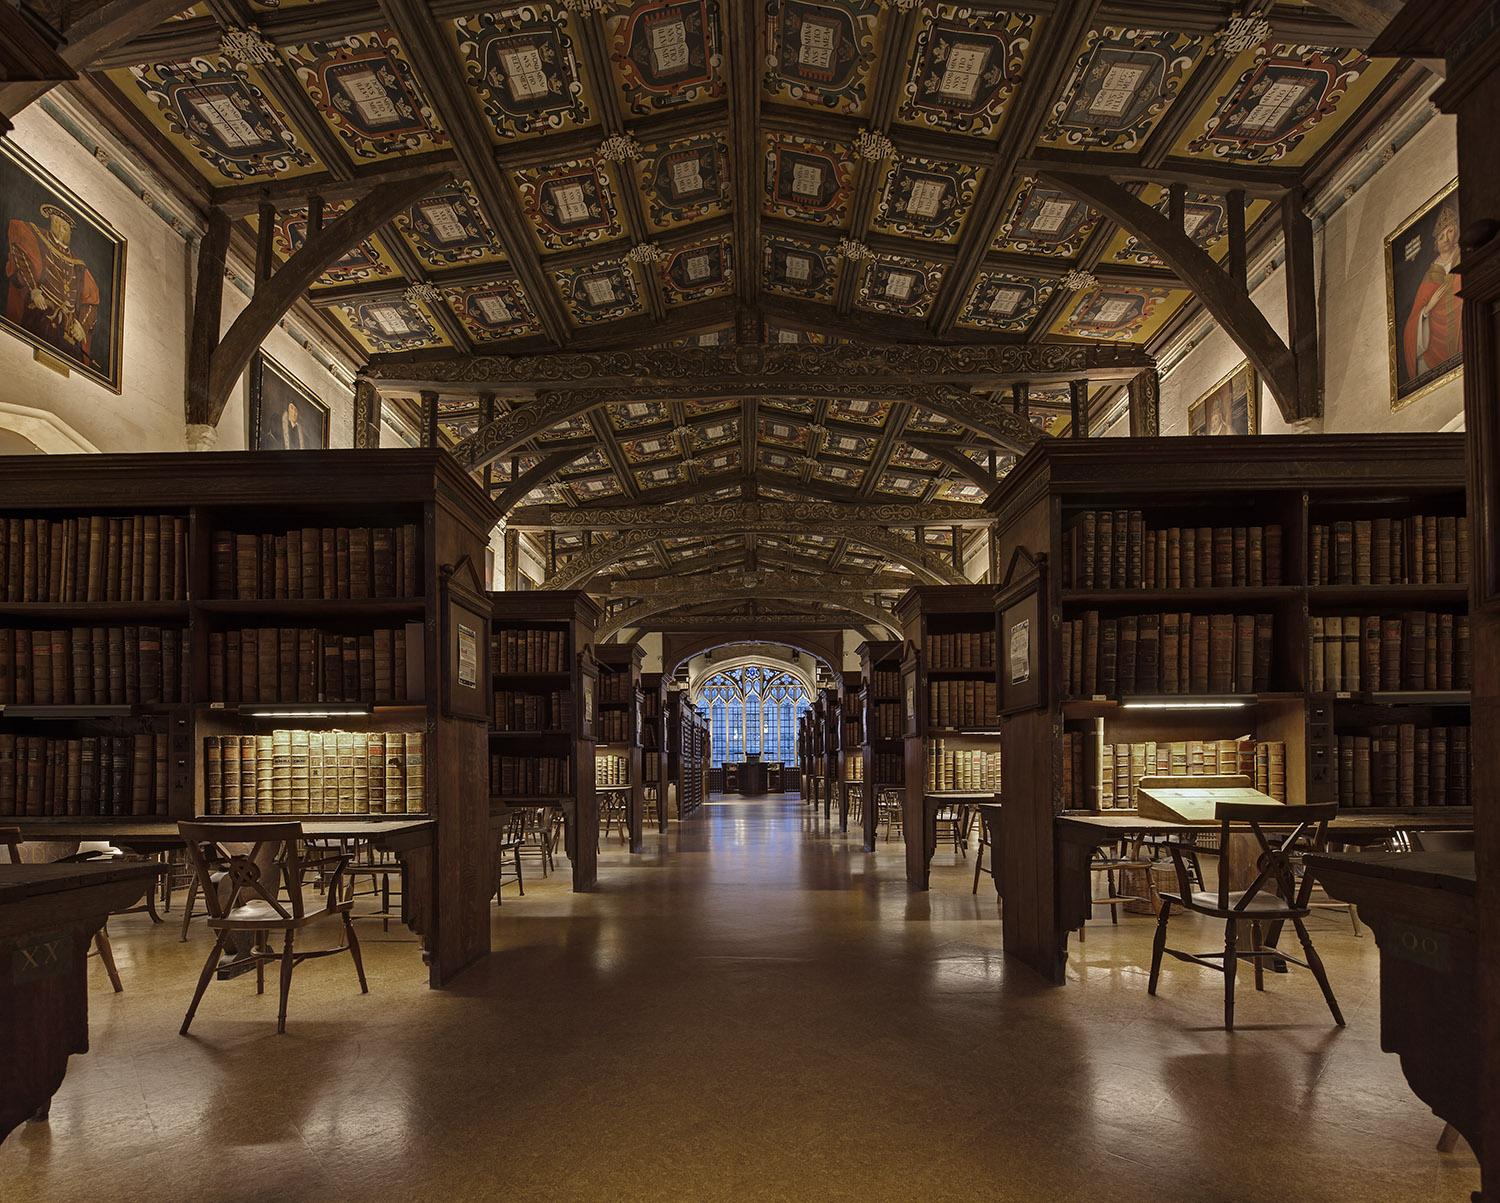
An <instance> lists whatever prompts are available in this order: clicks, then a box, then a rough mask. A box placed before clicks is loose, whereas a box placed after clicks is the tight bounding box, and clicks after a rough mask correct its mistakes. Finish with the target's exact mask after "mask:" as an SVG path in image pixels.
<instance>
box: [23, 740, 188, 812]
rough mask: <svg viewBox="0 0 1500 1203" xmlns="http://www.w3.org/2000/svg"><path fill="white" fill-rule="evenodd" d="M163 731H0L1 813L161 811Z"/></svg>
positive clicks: (165, 785) (165, 793) (164, 756)
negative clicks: (65, 734) (53, 733)
mask: <svg viewBox="0 0 1500 1203" xmlns="http://www.w3.org/2000/svg"><path fill="white" fill-rule="evenodd" d="M167 752H168V745H167V736H166V735H162V734H154V733H151V732H143V733H137V734H135V735H85V736H81V737H59V736H47V735H13V734H10V733H8V732H7V733H0V815H17V816H19V815H25V816H27V817H33V818H40V817H53V816H64V815H107V816H111V817H113V816H131V815H164V814H166V813H167V799H168V776H167V774H168V772H169V767H168V766H169V759H168V754H167Z"/></svg>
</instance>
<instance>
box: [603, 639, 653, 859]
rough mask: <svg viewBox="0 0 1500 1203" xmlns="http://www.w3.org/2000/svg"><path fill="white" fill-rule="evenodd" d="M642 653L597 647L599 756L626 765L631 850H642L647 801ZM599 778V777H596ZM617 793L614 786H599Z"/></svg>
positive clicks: (631, 648) (612, 646) (606, 645)
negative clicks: (644, 803)
mask: <svg viewBox="0 0 1500 1203" xmlns="http://www.w3.org/2000/svg"><path fill="white" fill-rule="evenodd" d="M645 655H646V654H645V652H643V651H642V650H641V649H640V647H639V646H637V645H636V644H633V643H630V644H622V643H601V644H596V645H595V646H594V659H595V660H596V661H597V662H598V665H599V731H598V734H599V740H598V743H597V745H596V748H597V752H596V756H597V757H600V758H603V757H618V758H621V759H623V761H624V764H625V784H624V786H623V790H624V793H625V813H626V824H627V828H628V830H629V832H630V850H631V851H632V852H639V851H641V849H642V846H643V835H642V823H643V821H644V819H643V816H644V807H643V802H644V800H645V792H644V788H643V787H644V783H645V773H644V756H643V752H642V722H643V716H642V710H643V706H644V699H643V696H642V690H641V661H642V660H644V659H645ZM596 776H597V774H596ZM598 788H599V790H600V792H603V791H604V790H605V789H617V788H620V787H615V786H605V785H602V784H601V785H599V786H598Z"/></svg>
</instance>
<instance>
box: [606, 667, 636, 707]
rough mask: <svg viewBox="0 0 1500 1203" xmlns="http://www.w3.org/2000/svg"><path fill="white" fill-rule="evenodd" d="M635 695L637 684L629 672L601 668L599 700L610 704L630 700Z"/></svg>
mask: <svg viewBox="0 0 1500 1203" xmlns="http://www.w3.org/2000/svg"><path fill="white" fill-rule="evenodd" d="M634 696H635V685H634V684H633V683H632V681H631V679H630V674H629V673H628V672H613V671H611V670H610V669H607V668H601V669H600V670H599V701H600V702H602V703H608V704H611V705H613V704H617V703H621V702H629V701H630V700H631V699H632V698H633V697H634Z"/></svg>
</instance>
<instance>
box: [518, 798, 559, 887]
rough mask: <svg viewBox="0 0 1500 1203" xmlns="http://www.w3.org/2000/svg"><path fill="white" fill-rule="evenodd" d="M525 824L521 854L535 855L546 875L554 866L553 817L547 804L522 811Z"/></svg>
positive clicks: (543, 873)
mask: <svg viewBox="0 0 1500 1203" xmlns="http://www.w3.org/2000/svg"><path fill="white" fill-rule="evenodd" d="M521 813H522V817H523V819H524V823H525V826H524V828H523V833H522V839H521V849H520V852H521V855H522V856H535V857H536V858H537V863H538V865H539V866H540V868H541V870H542V876H543V877H546V876H547V874H548V873H550V872H551V871H552V867H553V849H552V829H551V826H550V824H551V817H550V815H549V813H548V809H547V807H545V806H528V807H526V809H525V810H524V811H522V812H521Z"/></svg>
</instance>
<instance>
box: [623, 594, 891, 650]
mask: <svg viewBox="0 0 1500 1203" xmlns="http://www.w3.org/2000/svg"><path fill="white" fill-rule="evenodd" d="M742 597H754V598H757V599H759V598H767V599H775V600H777V601H797V600H802V599H806V600H808V601H816V602H821V603H823V604H824V605H826V606H830V607H833V608H835V609H839V610H847V611H848V612H849V613H851V614H857V615H859V617H860V618H862V619H864V620H865V621H867V622H870V623H874V624H875V625H876V626H879V627H883V628H884V629H885V630H887V631H890V632H891V633H893V634H894V635H896V636H897V637H899V636H900V634H901V622H900V620H899V619H898V618H897V617H896V616H895V615H894V614H892V613H891V612H890V611H889V610H887V609H885V608H884V607H882V606H877V605H875V604H874V603H873V602H871V601H870V600H869V599H868V598H866V597H865V596H863V595H861V594H858V593H848V592H840V591H833V592H829V591H827V590H818V589H803V588H794V587H791V586H788V585H785V584H777V583H775V582H774V581H770V582H767V583H765V584H760V583H757V584H756V585H754V586H753V587H751V588H748V589H747V588H744V587H738V586H732V585H722V584H719V583H717V582H716V583H715V584H714V586H713V587H712V588H711V589H706V588H701V587H700V588H698V589H692V590H678V591H676V592H674V593H667V594H663V595H662V596H660V597H654V598H650V599H648V600H645V601H640V602H637V603H636V604H635V605H633V606H626V607H625V608H624V609H623V610H620V611H618V612H616V613H615V614H613V615H611V616H610V617H609V618H607V619H605V621H604V622H603V623H602V624H601V625H600V626H599V628H598V630H597V631H596V632H595V638H596V639H598V640H600V641H603V640H605V639H608V638H610V637H611V636H612V635H614V634H615V633H616V632H617V631H622V630H624V629H626V628H627V627H639V626H641V625H643V624H644V623H646V622H647V621H649V620H650V619H651V618H653V617H654V616H656V615H658V614H665V613H667V612H669V611H672V610H675V609H677V608H678V607H680V606H688V605H694V604H697V603H702V602H712V601H716V600H719V599H723V600H725V601H729V600H734V599H737V598H742Z"/></svg>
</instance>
